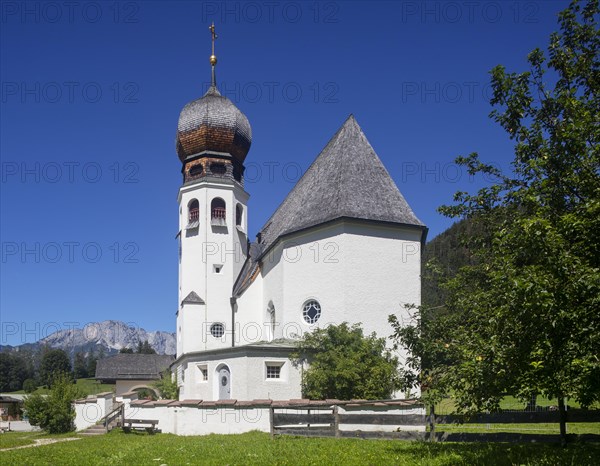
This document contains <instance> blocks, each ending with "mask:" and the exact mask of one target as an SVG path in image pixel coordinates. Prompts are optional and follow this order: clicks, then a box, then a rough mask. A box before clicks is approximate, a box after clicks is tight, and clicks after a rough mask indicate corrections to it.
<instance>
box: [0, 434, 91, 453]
mask: <svg viewBox="0 0 600 466" xmlns="http://www.w3.org/2000/svg"><path fill="white" fill-rule="evenodd" d="M71 440H81V437H67V438H41V439H36V440H34V442H35V443H34V444H33V445H21V446H20V447H11V448H2V449H0V451H10V450H20V449H21V448H32V447H40V446H42V445H50V444H51V443H58V442H70V441H71Z"/></svg>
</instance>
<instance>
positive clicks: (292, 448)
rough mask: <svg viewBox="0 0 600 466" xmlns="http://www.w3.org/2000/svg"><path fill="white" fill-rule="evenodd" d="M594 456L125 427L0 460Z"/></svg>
mask: <svg viewBox="0 0 600 466" xmlns="http://www.w3.org/2000/svg"><path fill="white" fill-rule="evenodd" d="M2 435H6V434H2ZM21 435H22V436H23V435H24V434H21ZM30 435H32V436H33V435H36V434H30ZM37 435H40V434H37ZM72 435H73V434H71V436H72ZM15 437H16V436H15ZM25 437H26V435H25ZM597 458H600V444H592V443H590V444H573V445H570V446H568V447H567V448H561V447H560V446H558V445H552V444H550V445H547V444H521V445H516V444H501V443H427V442H403V441H390V440H357V439H331V438H314V439H312V438H311V439H309V438H298V437H278V438H276V439H275V440H271V439H270V438H269V435H268V434H265V433H261V432H250V433H247V434H241V435H208V436H204V437H178V436H175V435H171V434H156V435H148V434H134V433H132V434H124V433H122V432H121V431H119V430H115V431H113V432H111V433H110V434H108V435H103V436H97V437H84V438H82V439H81V440H77V441H74V442H64V443H56V444H52V445H46V446H40V447H34V448H26V449H22V450H14V451H7V452H0V464H2V465H3V466H8V465H19V466H21V465H23V464H27V465H47V464H52V465H70V464H86V465H107V464H111V465H130V464H136V465H138V464H153V465H161V464H167V465H180V464H181V465H183V464H215V465H217V464H218V465H223V464H229V465H234V464H239V465H246V464H265V465H272V464H275V465H288V464H300V465H303V464H344V465H386V464H390V465H392V464H393V465H428V466H429V465H433V466H442V465H444V466H445V465H453V466H454V465H466V464H469V465H471V464H494V465H513V464H529V465H556V464H573V465H578V466H579V465H582V466H584V465H594V464H598V459H597Z"/></svg>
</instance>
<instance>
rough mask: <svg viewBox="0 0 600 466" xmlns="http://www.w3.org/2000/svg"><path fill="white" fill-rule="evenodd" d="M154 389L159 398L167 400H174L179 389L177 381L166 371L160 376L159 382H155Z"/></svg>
mask: <svg viewBox="0 0 600 466" xmlns="http://www.w3.org/2000/svg"><path fill="white" fill-rule="evenodd" d="M153 387H154V388H156V389H157V390H158V393H159V394H160V397H161V398H166V399H168V400H176V399H177V398H178V396H179V387H178V386H177V380H176V379H175V378H174V377H172V375H171V372H169V371H168V370H166V371H164V372H163V373H162V374H161V375H160V380H159V381H158V382H155V383H154V385H153Z"/></svg>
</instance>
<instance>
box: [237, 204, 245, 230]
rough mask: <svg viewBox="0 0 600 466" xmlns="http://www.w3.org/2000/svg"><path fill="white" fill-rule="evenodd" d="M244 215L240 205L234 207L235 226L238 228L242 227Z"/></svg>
mask: <svg viewBox="0 0 600 466" xmlns="http://www.w3.org/2000/svg"><path fill="white" fill-rule="evenodd" d="M243 215H244V208H243V207H242V204H238V205H236V206H235V225H236V226H238V227H241V226H242V216H243Z"/></svg>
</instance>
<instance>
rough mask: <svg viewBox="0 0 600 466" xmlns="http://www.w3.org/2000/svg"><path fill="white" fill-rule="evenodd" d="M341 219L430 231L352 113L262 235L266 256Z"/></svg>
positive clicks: (270, 220)
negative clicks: (293, 236) (285, 240)
mask: <svg viewBox="0 0 600 466" xmlns="http://www.w3.org/2000/svg"><path fill="white" fill-rule="evenodd" d="M338 218H355V219H361V220H372V221H382V222H391V223H397V224H403V225H413V226H417V227H421V228H425V225H424V224H423V223H422V222H421V221H420V220H419V219H418V218H417V216H416V215H415V214H414V213H413V211H412V209H411V208H410V206H409V205H408V203H407V202H406V200H405V199H404V196H402V194H401V193H400V191H399V190H398V187H397V186H396V184H395V183H394V181H393V180H392V178H391V177H390V174H389V173H388V171H387V170H386V169H385V167H384V166H383V163H382V162H381V160H380V159H379V157H378V156H377V154H376V153H375V151H374V150H373V147H371V144H369V141H368V140H367V138H366V136H365V135H364V133H363V131H362V129H361V128H360V126H359V125H358V123H357V122H356V120H355V118H354V116H353V115H350V116H349V117H348V119H347V120H346V121H345V122H344V124H343V125H342V127H341V128H340V129H339V130H338V131H337V133H335V135H334V136H333V137H332V138H331V140H330V141H329V142H328V143H327V145H326V146H325V148H324V149H323V150H322V151H321V153H320V154H319V156H318V157H317V158H316V160H315V161H314V162H313V163H312V165H311V166H310V167H309V168H308V170H307V171H306V173H304V175H303V176H302V178H300V180H299V181H298V183H297V184H296V186H294V188H293V189H292V190H291V191H290V193H289V194H288V195H287V197H286V198H285V199H284V201H283V202H282V203H281V205H280V206H279V207H278V208H277V210H276V211H275V213H274V214H273V215H272V216H271V218H270V219H269V220H268V221H267V223H266V224H265V226H264V227H263V228H262V230H261V232H260V236H259V238H260V246H261V247H260V249H261V252H262V253H264V252H266V250H267V249H269V248H270V247H271V246H272V245H273V244H275V243H276V241H277V239H278V238H280V237H281V236H283V235H287V234H289V233H293V232H296V231H299V230H303V229H305V228H309V227H312V226H315V225H319V224H321V223H325V222H329V221H332V220H335V219H338Z"/></svg>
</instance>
